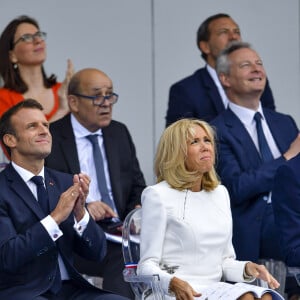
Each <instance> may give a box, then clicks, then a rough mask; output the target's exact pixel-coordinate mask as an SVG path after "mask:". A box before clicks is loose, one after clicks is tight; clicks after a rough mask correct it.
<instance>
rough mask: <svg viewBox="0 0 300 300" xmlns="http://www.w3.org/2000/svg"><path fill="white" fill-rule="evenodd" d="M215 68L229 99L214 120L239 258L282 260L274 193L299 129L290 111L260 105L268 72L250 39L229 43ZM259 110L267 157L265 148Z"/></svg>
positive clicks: (299, 139) (299, 144)
mask: <svg viewBox="0 0 300 300" xmlns="http://www.w3.org/2000/svg"><path fill="white" fill-rule="evenodd" d="M216 70H217V72H218V75H219V78H220V81H221V83H222V85H223V87H224V89H225V91H226V94H227V96H228V99H229V100H230V102H229V106H228V109H227V110H226V111H224V112H223V113H221V114H220V115H219V116H218V117H217V118H216V119H215V120H213V121H212V122H211V124H212V125H213V126H215V127H216V129H217V136H218V139H219V149H218V163H217V169H218V174H219V175H220V177H221V180H222V182H223V184H224V185H225V186H226V187H227V188H228V190H229V193H230V197H231V209H232V217H233V244H234V247H235V251H236V254H237V258H238V259H240V260H253V261H257V260H258V259H264V258H267V259H268V258H274V259H277V260H282V258H283V257H282V253H281V252H280V246H279V239H278V230H277V228H276V226H275V225H274V216H273V210H272V205H271V201H272V200H271V195H270V192H271V191H272V188H273V181H274V176H275V173H276V170H277V168H278V167H279V166H280V165H282V164H283V163H284V162H285V161H286V160H289V159H291V158H293V157H294V156H295V155H297V154H298V153H299V151H300V135H299V133H298V132H299V131H298V128H297V126H296V124H295V121H294V120H293V119H292V118H291V117H290V116H287V115H284V114H281V113H278V112H275V111H273V110H269V109H264V108H262V107H261V102H260V98H261V94H262V92H263V90H264V87H265V83H266V74H265V70H264V67H263V64H262V61H261V59H260V57H259V55H258V54H257V53H256V52H255V51H254V50H253V49H252V48H251V47H250V45H249V44H247V43H242V42H235V43H233V44H232V45H230V46H228V47H227V48H226V49H225V50H224V51H223V52H222V53H221V55H220V56H219V57H218V60H217V65H216ZM257 112H259V116H260V117H261V125H262V129H263V133H264V137H265V143H264V146H265V147H266V146H268V149H269V152H271V154H270V155H271V157H269V159H266V158H265V155H264V154H265V152H266V149H265V148H263V149H262V147H261V142H260V138H259V137H260V134H259V131H260V133H261V130H258V129H257V127H256V126H257V125H256V122H257V121H256V120H255V116H256V115H257ZM266 144H267V145H266Z"/></svg>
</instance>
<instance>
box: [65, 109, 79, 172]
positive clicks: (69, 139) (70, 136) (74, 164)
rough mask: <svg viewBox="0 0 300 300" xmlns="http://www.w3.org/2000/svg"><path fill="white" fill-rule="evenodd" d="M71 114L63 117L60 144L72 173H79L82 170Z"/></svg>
mask: <svg viewBox="0 0 300 300" xmlns="http://www.w3.org/2000/svg"><path fill="white" fill-rule="evenodd" d="M70 116H71V115H70V114H68V115H67V116H65V117H64V118H63V119H62V126H61V127H62V128H61V137H62V138H61V139H60V146H61V149H62V152H63V154H64V157H65V159H66V162H67V165H68V168H69V170H70V173H72V174H77V173H79V172H80V165H79V160H78V153H77V146H76V142H75V136H74V132H73V128H72V124H71V118H70Z"/></svg>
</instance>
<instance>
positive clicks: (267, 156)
mask: <svg viewBox="0 0 300 300" xmlns="http://www.w3.org/2000/svg"><path fill="white" fill-rule="evenodd" d="M261 119H262V115H261V114H260V112H256V113H255V115H254V120H255V122H256V130H257V138H258V145H259V150H260V155H261V158H262V160H263V162H268V161H271V160H273V159H274V157H273V154H272V152H271V150H270V147H269V145H268V142H267V139H266V137H265V134H264V131H263V129H262V125H261Z"/></svg>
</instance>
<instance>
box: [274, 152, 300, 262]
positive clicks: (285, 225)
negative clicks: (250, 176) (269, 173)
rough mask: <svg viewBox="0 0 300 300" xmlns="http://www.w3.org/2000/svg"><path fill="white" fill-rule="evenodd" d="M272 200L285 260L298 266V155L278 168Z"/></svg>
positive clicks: (299, 230)
mask: <svg viewBox="0 0 300 300" xmlns="http://www.w3.org/2000/svg"><path fill="white" fill-rule="evenodd" d="M272 200H273V207H274V215H275V222H276V224H277V225H278V228H279V230H280V238H281V241H282V244H281V245H282V246H283V252H284V258H285V262H286V264H287V265H288V266H292V267H300V239H299V234H300V155H297V156H296V157H295V158H293V159H291V160H289V161H287V162H286V163H285V164H283V165H282V166H280V167H279V168H278V170H277V172H276V176H275V179H274V188H273V191H272Z"/></svg>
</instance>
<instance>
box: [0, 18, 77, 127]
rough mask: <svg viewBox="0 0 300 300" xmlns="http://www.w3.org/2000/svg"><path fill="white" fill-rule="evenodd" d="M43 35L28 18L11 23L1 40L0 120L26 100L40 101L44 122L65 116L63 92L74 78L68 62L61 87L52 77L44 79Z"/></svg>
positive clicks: (66, 110) (64, 92)
mask: <svg viewBox="0 0 300 300" xmlns="http://www.w3.org/2000/svg"><path fill="white" fill-rule="evenodd" d="M45 39H46V33H45V32H43V31H40V28H39V24H38V22H37V21H36V20H35V19H33V18H31V17H28V16H20V17H18V18H16V19H14V20H12V21H11V22H10V23H9V24H8V25H7V26H6V28H5V29H4V31H3V32H2V34H1V37H0V57H1V60H0V75H1V76H2V79H3V87H2V88H1V89H0V116H1V115H2V114H3V113H4V112H5V111H6V110H7V109H9V108H10V107H12V106H13V105H15V104H16V103H18V102H20V101H23V100H24V99H26V98H33V99H36V100H37V101H39V102H40V103H41V104H42V106H43V107H44V111H45V115H46V117H47V119H48V120H49V121H50V122H52V121H55V120H57V119H60V118H61V117H63V116H64V115H65V114H66V113H67V112H68V110H69V109H68V105H67V100H66V88H67V84H68V81H69V79H70V77H71V76H72V74H73V66H72V62H71V61H70V60H69V61H68V68H67V72H66V78H65V80H64V82H63V83H59V82H57V81H56V76H55V75H54V74H52V75H51V76H49V77H47V75H46V72H45V70H44V67H43V63H44V61H45V59H46V43H45Z"/></svg>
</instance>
